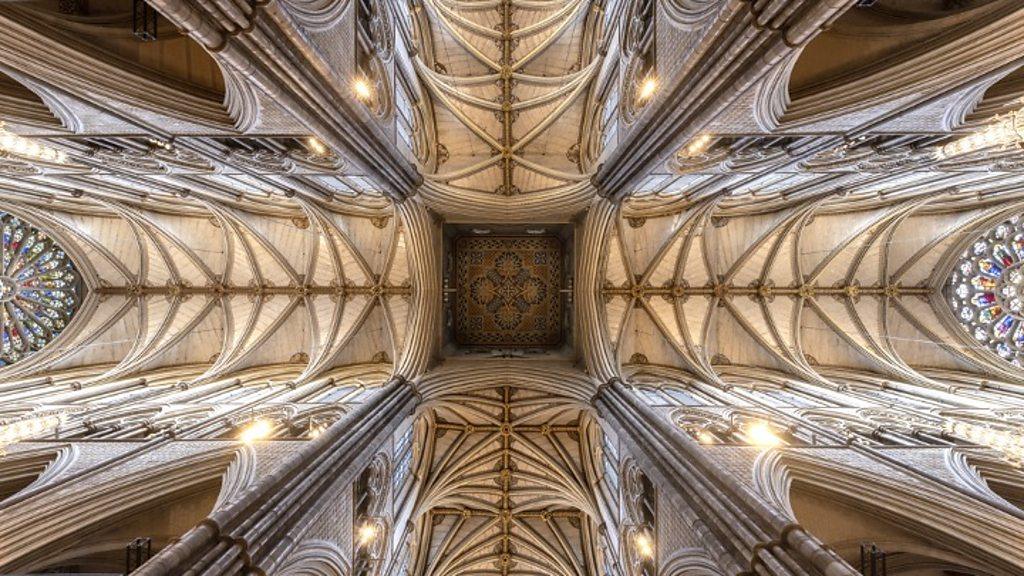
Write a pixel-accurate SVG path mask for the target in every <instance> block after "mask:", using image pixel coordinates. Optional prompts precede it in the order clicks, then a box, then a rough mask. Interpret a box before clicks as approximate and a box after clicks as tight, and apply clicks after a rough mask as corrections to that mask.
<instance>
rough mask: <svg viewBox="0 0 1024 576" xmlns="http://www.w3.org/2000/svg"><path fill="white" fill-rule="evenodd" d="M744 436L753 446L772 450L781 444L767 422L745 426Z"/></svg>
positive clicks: (780, 440)
mask: <svg viewBox="0 0 1024 576" xmlns="http://www.w3.org/2000/svg"><path fill="white" fill-rule="evenodd" d="M744 435H745V436H746V437H747V440H749V441H750V443H751V444H753V445H755V446H761V447H762V448H772V447H775V446H778V445H779V444H781V443H782V439H781V438H779V437H778V435H776V434H775V432H774V431H773V430H772V428H771V426H769V425H768V423H767V422H754V423H753V424H750V425H749V426H747V428H746V430H745V432H744Z"/></svg>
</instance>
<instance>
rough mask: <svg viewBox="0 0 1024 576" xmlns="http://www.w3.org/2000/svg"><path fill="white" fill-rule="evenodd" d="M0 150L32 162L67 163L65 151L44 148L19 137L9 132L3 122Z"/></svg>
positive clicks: (0, 128) (0, 133)
mask: <svg viewBox="0 0 1024 576" xmlns="http://www.w3.org/2000/svg"><path fill="white" fill-rule="evenodd" d="M0 150H2V151H4V152H6V153H8V154H13V155H15V156H21V157H23V158H28V159H30V160H41V161H43V162H51V163H57V164H63V163H64V162H66V161H67V154H65V153H64V152H63V151H61V150H57V149H56V148H50V147H49V146H43V145H41V144H39V143H38V142H36V141H35V140H33V139H31V138H25V137H23V136H18V135H17V134H15V133H13V132H11V131H9V130H7V127H6V126H5V125H4V123H3V122H0Z"/></svg>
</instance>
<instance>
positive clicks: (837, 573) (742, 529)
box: [594, 379, 857, 576]
mask: <svg viewBox="0 0 1024 576" xmlns="http://www.w3.org/2000/svg"><path fill="white" fill-rule="evenodd" d="M594 403H595V405H596V407H597V410H598V413H599V415H600V416H601V418H602V419H604V420H605V421H606V422H607V423H608V425H609V427H610V428H611V429H613V430H616V431H618V433H619V435H620V438H621V439H622V440H623V441H624V443H625V445H626V447H627V448H628V450H629V451H630V452H631V454H630V455H631V456H632V457H633V458H634V459H635V460H636V462H637V463H638V464H639V465H640V466H641V468H643V469H644V472H645V474H647V476H648V477H649V478H650V479H651V481H652V482H653V483H654V484H655V486H656V489H657V491H658V494H659V497H660V498H661V499H662V500H663V501H665V502H667V503H668V504H669V505H670V507H671V508H672V509H671V510H662V511H660V512H659V515H662V516H663V515H665V514H679V515H681V516H682V517H683V518H682V520H683V524H685V525H686V526H688V527H689V528H690V529H692V530H693V531H694V533H695V534H696V535H697V537H698V538H699V539H700V540H701V541H702V542H704V543H705V545H704V548H705V549H706V550H707V551H708V555H709V556H710V557H712V558H714V559H715V560H716V561H717V562H718V564H719V566H720V567H721V568H722V569H723V570H726V572H727V573H742V574H758V575H769V574H771V575H780V576H781V575H787V576H788V575H794V576H796V575H800V576H803V575H808V574H812V575H821V576H854V575H856V574H857V572H856V571H855V570H854V569H853V568H852V567H850V565H849V564H847V563H846V562H844V561H843V560H842V559H841V558H840V557H839V556H838V555H837V554H836V553H835V552H833V551H832V550H830V549H828V548H827V547H826V546H825V545H824V544H822V543H821V542H820V541H819V540H818V539H817V538H815V537H813V536H811V535H810V534H808V533H807V532H806V531H804V530H803V528H801V527H800V525H799V524H796V523H795V522H793V521H792V520H790V519H789V518H787V517H786V516H785V515H784V514H782V513H781V512H780V511H778V510H776V509H774V508H773V507H772V506H771V505H770V504H769V503H768V502H767V501H765V500H764V499H763V498H762V497H761V496H760V495H758V494H756V493H755V492H754V491H753V490H751V489H750V488H749V487H747V486H745V485H743V484H742V483H741V482H740V481H739V480H738V479H737V478H736V477H735V476H734V475H733V474H732V473H731V472H729V471H727V470H724V469H722V468H721V467H720V466H718V465H717V464H715V463H714V462H713V461H711V460H710V459H709V458H707V456H706V455H705V454H703V449H702V448H701V446H700V445H699V444H697V443H696V442H695V441H693V440H692V439H691V438H689V437H688V436H687V435H686V433H685V432H683V430H681V429H680V428H678V427H676V426H675V425H673V424H672V423H671V422H669V421H667V420H666V419H665V418H663V417H661V416H659V415H658V414H657V413H655V412H654V411H652V410H651V409H650V408H649V407H647V406H646V405H645V404H644V403H643V402H642V401H641V400H640V399H639V398H637V397H636V395H635V394H634V393H633V392H632V391H631V390H629V389H628V388H627V387H626V386H625V385H623V383H622V382H621V381H619V380H618V379H612V380H611V381H609V383H608V384H606V385H604V386H602V387H601V390H600V391H599V392H598V394H597V396H596V397H595V398H594Z"/></svg>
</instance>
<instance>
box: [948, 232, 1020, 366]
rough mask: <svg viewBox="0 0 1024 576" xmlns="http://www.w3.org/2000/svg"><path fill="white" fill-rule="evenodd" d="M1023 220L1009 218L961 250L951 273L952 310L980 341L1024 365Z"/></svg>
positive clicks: (950, 301)
mask: <svg viewBox="0 0 1024 576" xmlns="http://www.w3.org/2000/svg"><path fill="white" fill-rule="evenodd" d="M1022 265H1024V220H1021V218H1020V217H1014V218H1011V219H1009V220H1007V221H1005V222H1003V223H1001V224H999V225H998V226H995V227H994V228H992V229H991V230H989V231H988V232H987V233H985V235H983V236H981V237H980V238H978V239H977V240H975V241H974V242H973V243H971V245H970V246H968V247H967V249H966V250H964V252H963V254H962V255H961V257H960V260H959V261H958V262H957V263H956V266H955V267H954V269H953V273H952V275H951V276H950V282H949V287H948V291H947V294H946V296H947V298H948V299H949V303H950V305H951V306H952V307H953V314H955V315H956V317H957V319H958V320H959V321H960V323H961V324H962V325H963V326H964V327H965V328H966V329H967V331H968V332H969V333H970V334H971V336H973V337H974V339H975V340H977V341H978V342H979V343H981V344H982V345H983V346H985V347H987V348H988V349H990V350H992V351H993V352H995V353H996V354H998V355H999V356H1001V357H1002V358H1004V359H1006V360H1007V361H1009V362H1012V363H1013V364H1014V365H1016V366H1024V268H1022Z"/></svg>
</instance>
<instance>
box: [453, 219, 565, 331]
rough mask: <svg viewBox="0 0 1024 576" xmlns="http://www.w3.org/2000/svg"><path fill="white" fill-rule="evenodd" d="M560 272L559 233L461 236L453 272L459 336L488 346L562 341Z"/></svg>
mask: <svg viewBox="0 0 1024 576" xmlns="http://www.w3.org/2000/svg"><path fill="white" fill-rule="evenodd" d="M562 275H563V273H562V244H561V241H560V240H559V239H558V238H555V237H550V236H541V237H463V238H459V239H458V240H457V241H456V243H455V274H454V276H455V290H456V302H455V306H454V319H455V339H456V341H457V342H458V343H459V344H460V345H463V346H485V347H522V348H534V347H553V346H558V345H560V344H561V343H562V341H563V335H562V295H561V293H560V289H561V287H562Z"/></svg>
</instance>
